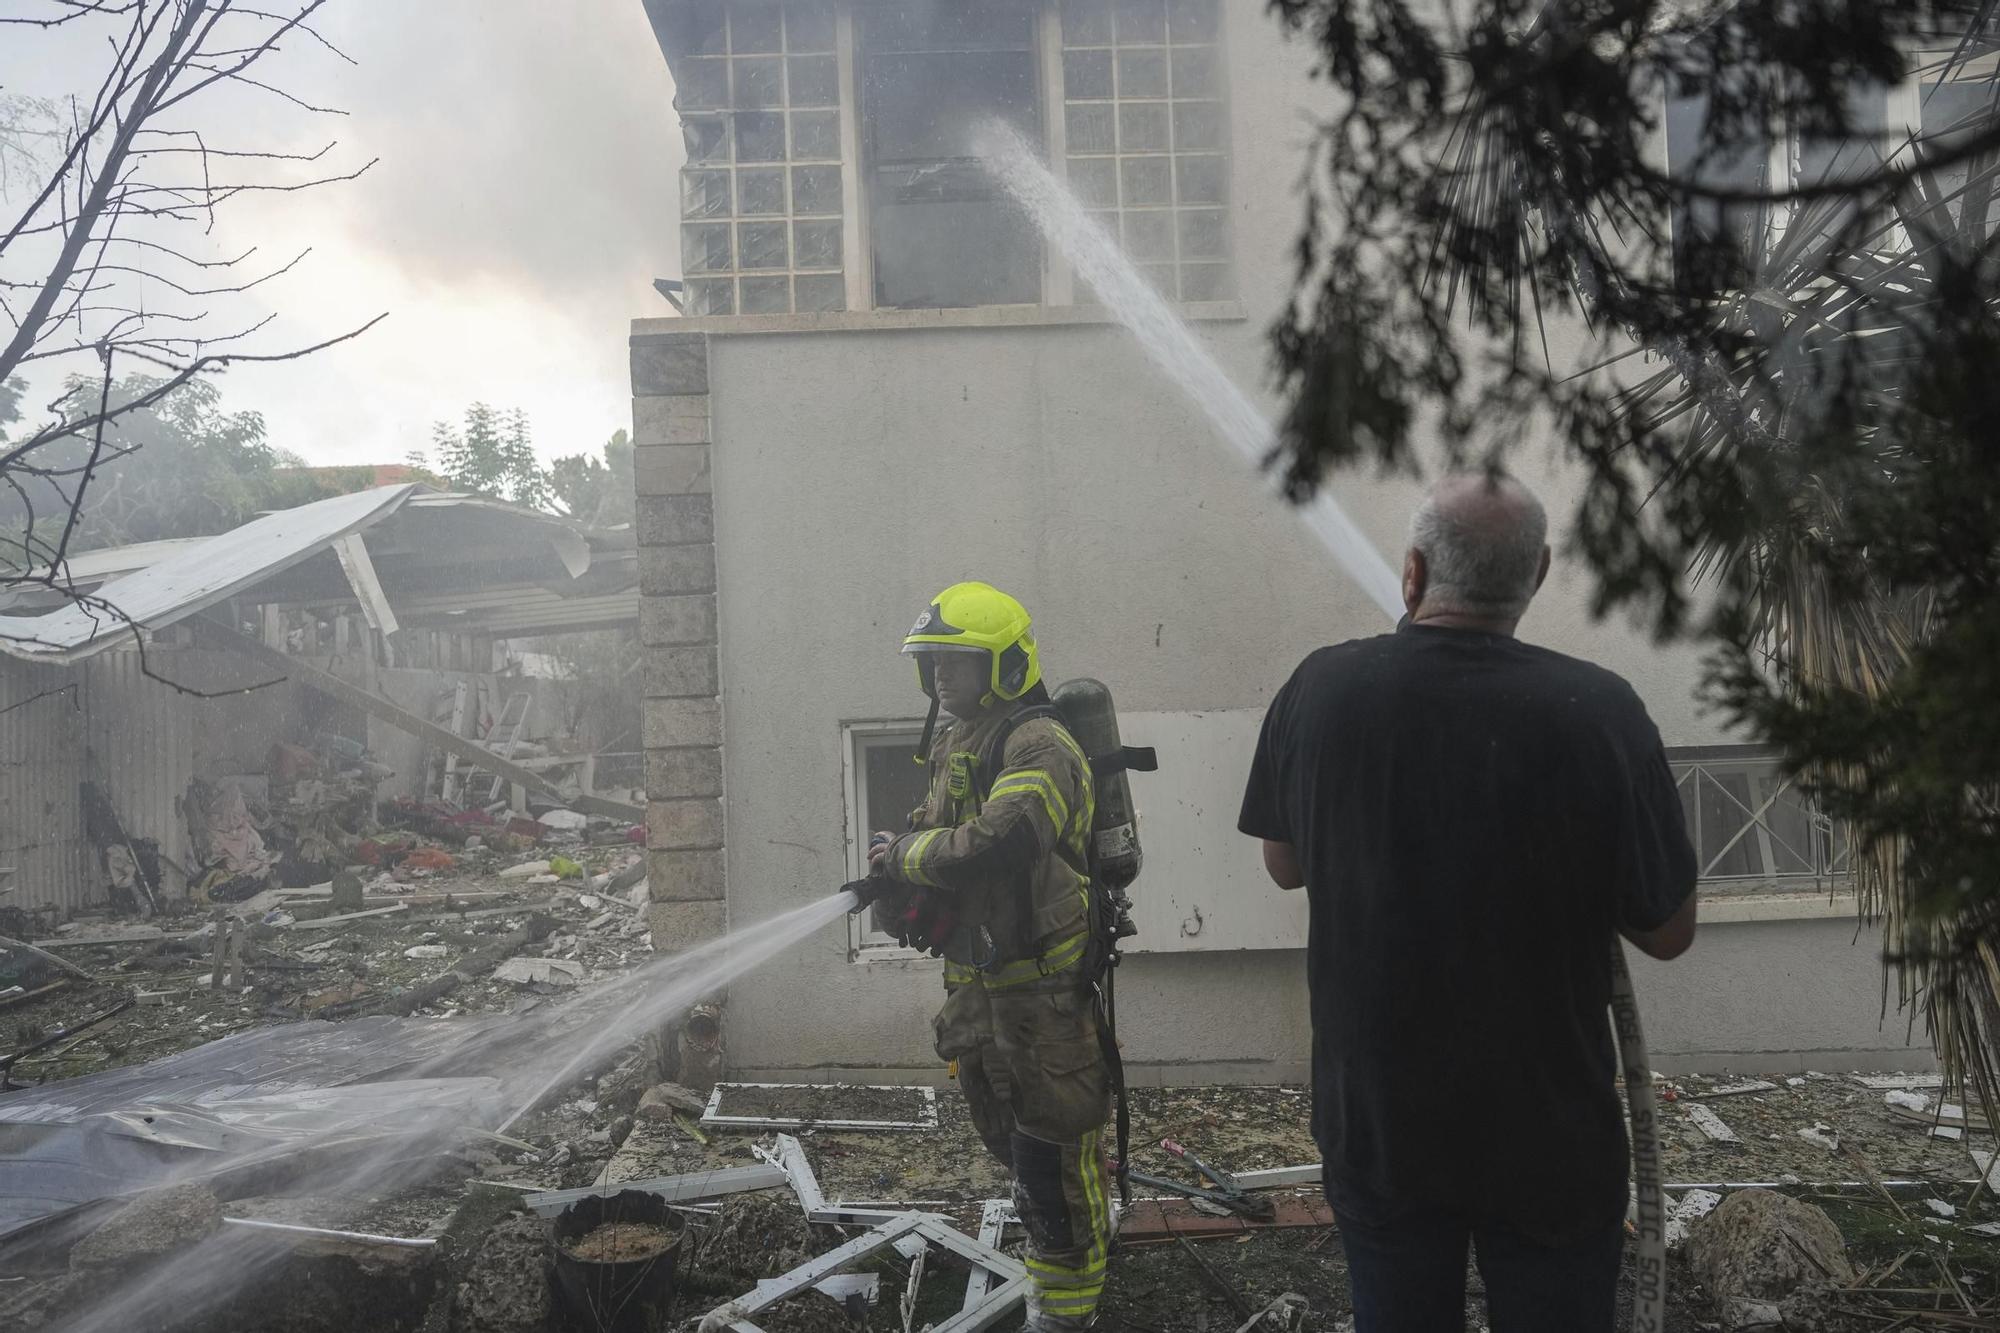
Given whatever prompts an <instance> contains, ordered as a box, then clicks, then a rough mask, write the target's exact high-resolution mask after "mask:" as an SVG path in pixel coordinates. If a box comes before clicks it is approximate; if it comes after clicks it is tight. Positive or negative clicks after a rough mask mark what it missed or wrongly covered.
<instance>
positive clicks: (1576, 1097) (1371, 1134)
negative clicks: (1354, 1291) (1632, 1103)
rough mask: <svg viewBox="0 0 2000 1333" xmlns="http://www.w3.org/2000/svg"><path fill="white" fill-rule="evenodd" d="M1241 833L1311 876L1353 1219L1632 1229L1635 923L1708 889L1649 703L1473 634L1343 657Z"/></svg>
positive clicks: (1335, 1152) (1294, 717) (1667, 912)
mask: <svg viewBox="0 0 2000 1333" xmlns="http://www.w3.org/2000/svg"><path fill="white" fill-rule="evenodd" d="M1239 826H1240V827H1241V829H1242V830H1243V832H1245V833H1247V834H1249V835H1251V836H1252V837H1257V838H1267V839H1270V840H1272V841H1276V842H1287V843H1290V844H1292V846H1293V847H1294V848H1295V849H1296V850H1297V852H1298V857H1299V864H1300V865H1301V866H1302V867H1303V868H1304V870H1305V872H1306V885H1307V888H1306V892H1307V895H1308V898H1309V900H1310V903H1311V907H1312V924H1311V929H1310V935H1309V938H1308V942H1307V953H1306V960H1307V976H1308V978H1309V981H1310V983H1311V993H1312V1019H1313V1137H1314V1138H1315V1139H1316V1140H1317V1141H1318V1143H1319V1146H1320V1151H1321V1152H1322V1153H1323V1154H1324V1156H1325V1162H1326V1181H1327V1193H1328V1195H1329V1197H1330V1198H1331V1199H1332V1201H1333V1204H1334V1206H1335V1207H1336V1208H1337V1209H1340V1210H1342V1211H1344V1212H1347V1213H1349V1214H1351V1215H1354V1216H1356V1217H1358V1218H1360V1219H1362V1220H1365V1221H1371V1222H1389V1221H1394V1220H1396V1219H1398V1218H1403V1217H1409V1216H1417V1215H1438V1214H1443V1215H1447V1216H1455V1217H1464V1218H1469V1219H1470V1220H1472V1221H1473V1222H1475V1223H1478V1222H1493V1223H1498V1224H1501V1225H1509V1226H1514V1227H1519V1228H1522V1229H1524V1230H1527V1231H1529V1232H1531V1233H1535V1234H1539V1235H1541V1236H1543V1237H1545V1238H1548V1239H1551V1240H1554V1239H1559V1238H1563V1237H1568V1236H1572V1235H1579V1234H1582V1233H1584V1232H1586V1231H1590V1230H1594V1229H1597V1228H1601V1227H1603V1226H1605V1225H1607V1224H1611V1223H1612V1222H1614V1221H1615V1219H1616V1218H1617V1217H1618V1216H1621V1215H1622V1213H1623V1210H1624V1207H1625V1181H1626V1146H1625V1126H1624V1122H1623V1120H1622V1118H1621V1115H1620V1110H1619V1105H1618V1101H1617V1096H1616V1091H1615V1089H1614V1087H1613V1078H1614V1076H1615V1073H1616V1065H1615V1054H1614V1048H1613V1042H1612V1037H1611V1031H1610V1027H1609V1023H1608V1020H1607V1018H1606V1005H1607V1004H1608V1003H1609V1001H1610V994H1611V961H1610V958H1611V947H1612V943H1613V929H1614V927H1615V926H1627V927H1631V928H1634V929H1639V930H1651V929H1654V928H1655V927H1658V926H1660V925H1663V924H1664V923H1665V922H1666V921H1667V920H1668V919H1669V918H1670V917H1672V916H1673V914H1674V912H1675V910H1676V909H1677V908H1679V907H1680V905H1681V904H1682V902H1683V901H1685V899H1686V898H1687V895H1688V894H1689V893H1690V892H1692V890H1693V888H1694V881H1695V863H1694V852H1693V849H1692V848H1691V847H1690V846H1689V845H1688V839H1687V832H1686V827H1685V824H1684V821H1683V818H1682V814H1681V805H1680V800H1679V797H1678V795H1677V794H1676V792H1675V790H1674V782H1673V777H1672V775H1671V774H1670V773H1669V771H1668V769H1667V761H1666V755H1665V752H1664V751H1663V750H1662V749H1661V747H1660V736H1659V732H1658V731H1657V730H1656V729H1655V728H1654V726H1653V724H1652V721H1651V720H1650V719H1649V718H1648V717H1647V716H1646V710H1645V706H1644V705H1643V704H1641V703H1640V702H1639V697H1638V696H1637V695H1636V694H1634V693H1633V691H1632V688H1631V687H1630V686H1629V685H1627V684H1626V683H1625V682H1624V681H1623V680H1620V679H1619V678H1618V677H1617V676H1615V675H1613V674H1612V673H1611V672H1609V671H1605V670H1603V669H1602V668H1599V667H1595V666H1592V665H1590V664H1589V663H1587V662H1579V661H1577V660H1575V659H1573V658H1568V657H1564V656H1562V655H1560V654H1558V653H1552V652H1549V651H1547V650H1546V649H1542V648H1536V647H1532V646H1530V645H1528V644H1524V643H1520V642H1518V641H1516V640H1514V639H1510V638H1503V637H1499V636H1494V635H1487V634H1479V633H1474V632H1471V631H1466V630H1456V629H1440V628H1435V627H1427V626H1423V625H1412V626H1405V627H1403V628H1401V629H1400V630H1399V631H1398V632H1397V633H1395V634H1389V635H1383V636H1381V637H1379V638H1373V639H1363V640H1357V641H1354V642H1351V643H1344V644H1340V645H1337V646H1335V647H1331V648H1322V649H1320V650H1319V651H1318V652H1315V653H1313V654H1312V655H1311V656H1309V657H1307V658H1306V660H1305V661H1304V662H1303V663H1301V664H1300V665H1299V668H1298V670H1297V671H1295V672H1293V673H1292V678H1291V679H1290V680H1289V681H1287V682H1286V683H1285V685H1284V687H1283V688H1282V689H1281V690H1279V691H1278V694H1277V697H1276V698H1274V699H1273V700H1272V701H1271V708H1270V711H1269V713H1268V714H1267V715H1266V716H1265V719H1264V728H1263V734H1262V736H1261V738H1260V739H1259V741H1258V744H1257V756H1256V759H1255V761H1254V764H1253V766H1252V768H1251V772H1250V782H1249V787H1248V790H1247V791H1246V792H1245V793H1244V797H1243V813H1242V817H1241V819H1240V821H1239Z"/></svg>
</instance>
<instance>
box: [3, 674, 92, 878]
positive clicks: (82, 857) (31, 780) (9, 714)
mask: <svg viewBox="0 0 2000 1333" xmlns="http://www.w3.org/2000/svg"><path fill="white" fill-rule="evenodd" d="M79 676H80V673H79V672H78V671H77V670H75V669H74V668H65V667H50V666H31V665H29V664H27V663H25V662H7V661H0V709H4V710H5V711H4V712H0V866H11V867H12V868H13V870H14V873H13V874H12V875H10V876H6V877H5V878H4V879H0V888H5V889H11V890H12V891H11V892H8V893H5V894H4V895H0V903H4V904H6V905H8V906H11V907H36V906H40V905H42V904H45V903H48V904H54V905H55V906H58V907H61V908H64V909H65V910H74V909H76V908H78V907H81V906H83V904H84V902H85V900H86V897H87V894H88V889H89V885H90V883H91V879H92V877H91V876H90V874H89V871H88V854H89V853H88V849H87V847H86V845H85V843H84V837H83V807H82V805H81V804H80V802H79V801H78V799H77V784H78V783H79V782H80V781H81V780H82V777H83V771H82V770H83V731H84V714H83V711H82V694H83V691H82V689H81V688H80V680H79Z"/></svg>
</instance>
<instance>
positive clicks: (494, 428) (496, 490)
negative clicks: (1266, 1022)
mask: <svg viewBox="0 0 2000 1333" xmlns="http://www.w3.org/2000/svg"><path fill="white" fill-rule="evenodd" d="M431 449H432V451H433V452H432V454H431V456H430V457H429V458H425V457H424V456H423V455H422V454H412V455H411V456H410V461H411V463H412V465H413V466H416V467H419V468H420V469H422V470H425V471H429V470H431V469H433V468H435V470H436V472H437V475H438V476H439V477H441V478H443V480H444V481H445V482H446V484H448V485H451V486H455V487H458V488H460V489H462V490H468V491H474V492H477V493H478V494H480V495H490V496H492V497H494V498H495V499H498V500H510V501H512V502H513V503H515V504H518V505H525V506H526V507H528V508H530V509H542V508H546V507H547V504H548V501H549V479H548V474H547V473H545V472H544V471H543V470H542V464H541V460H540V459H538V458H536V457H535V444H534V438H533V434H532V432H531V431H530V430H529V428H528V414H527V413H525V412H523V411H522V410H521V409H520V408H518V407H517V408H513V409H511V410H510V411H508V412H506V413H504V414H503V413H501V412H498V411H496V410H495V409H493V408H491V407H489V406H487V405H486V404H485V403H474V404H472V406H470V407H468V408H466V409H465V427H464V429H463V430H458V429H454V428H453V427H452V426H451V425H450V424H449V423H447V422H443V421H439V422H435V423H433V425H432V426H431Z"/></svg>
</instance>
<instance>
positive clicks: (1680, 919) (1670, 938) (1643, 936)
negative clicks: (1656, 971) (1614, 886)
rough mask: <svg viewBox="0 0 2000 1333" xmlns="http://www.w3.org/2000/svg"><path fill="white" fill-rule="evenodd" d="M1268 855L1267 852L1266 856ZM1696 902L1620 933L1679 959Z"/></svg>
mask: <svg viewBox="0 0 2000 1333" xmlns="http://www.w3.org/2000/svg"><path fill="white" fill-rule="evenodd" d="M1265 846H1266V847H1269V846H1270V844H1269V843H1266V844H1265ZM1268 855H1269V853H1268V852H1267V853H1266V856H1267V857H1268ZM1267 863H1268V862H1267ZM1694 900H1695V895H1694V892H1693V891H1692V890H1690V891H1689V892H1688V896H1687V899H1686V900H1685V901H1684V902H1682V903H1681V905H1680V907H1679V908H1677V909H1676V910H1675V912H1674V914H1673V915H1672V916H1670V917H1668V918H1667V919H1666V921H1665V922H1664V923H1662V924H1661V925H1659V926H1656V927H1655V928H1653V929H1652V930H1625V929H1621V930H1619V932H1618V933H1619V934H1620V935H1623V936H1624V937H1625V938H1626V939H1628V940H1630V941H1631V942H1632V944H1633V946H1634V947H1636V948H1637V949H1638V950H1639V952H1641V953H1643V954H1645V955H1647V956H1648V957H1650V958H1657V959H1659V960H1661V961H1662V962H1665V961H1666V960H1667V959H1670V958H1678V957H1680V956H1681V955H1682V954H1684V953H1686V952H1687V951H1688V946H1689V945H1691V944H1693V943H1694V915H1695V907H1694Z"/></svg>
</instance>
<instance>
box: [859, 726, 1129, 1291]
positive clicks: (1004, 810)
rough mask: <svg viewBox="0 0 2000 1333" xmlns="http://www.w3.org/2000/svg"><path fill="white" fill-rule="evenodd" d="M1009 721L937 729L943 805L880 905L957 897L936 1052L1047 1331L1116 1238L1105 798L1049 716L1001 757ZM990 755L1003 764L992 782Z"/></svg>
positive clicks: (934, 771)
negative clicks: (1098, 844) (1008, 1187)
mask: <svg viewBox="0 0 2000 1333" xmlns="http://www.w3.org/2000/svg"><path fill="white" fill-rule="evenodd" d="M1007 716H1008V714H1006V713H995V714H993V715H989V716H984V717H981V718H979V719H977V720H976V721H973V722H969V723H968V722H965V721H959V722H955V723H953V724H952V725H951V726H950V727H949V728H947V729H946V730H945V731H944V733H943V734H942V735H941V736H939V737H938V739H937V742H936V743H935V744H934V745H933V747H932V749H931V755H930V776H931V782H930V792H929V795H928V797H927V798H926V800H925V802H924V804H923V806H922V807H921V808H920V809H919V810H917V811H916V812H915V814H914V815H913V816H912V818H911V832H909V833H907V834H905V835H904V836H902V837H900V838H898V839H897V840H896V842H895V843H894V844H893V845H892V846H891V847H890V849H889V852H888V855H887V857H886V858H885V865H884V869H885V871H886V873H887V875H888V877H889V878H890V879H891V880H893V881H895V882H896V884H897V886H898V887H897V889H895V890H891V891H889V892H888V893H886V894H885V895H883V896H882V897H881V898H880V899H878V900H877V906H876V911H877V913H878V916H877V920H878V922H883V921H885V919H887V918H890V917H892V916H894V915H895V914H896V913H897V912H899V911H901V910H902V909H904V908H905V907H907V904H908V898H907V896H906V895H907V894H909V893H911V892H925V893H935V894H942V895H948V896H949V904H948V905H949V907H950V908H952V909H955V911H954V920H953V924H952V925H951V927H950V929H949V931H948V932H947V933H946V934H945V936H944V938H942V939H938V940H934V941H932V943H933V944H934V945H935V946H936V947H938V948H939V949H940V951H941V952H942V953H943V954H944V958H945V991H946V998H945V1005H944V1009H943V1010H942V1011H941V1012H940V1013H939V1014H938V1016H937V1020H936V1025H935V1026H936V1036H937V1053H938V1056H939V1057H940V1058H941V1059H944V1060H948V1061H953V1062H955V1063H956V1065H957V1068H958V1081H959V1084H960V1086H961V1087H962V1088H963V1089H964V1092H965V1098H966V1104H967V1107H968V1109H969V1110H970V1112H971V1115H972V1120H973V1124H974V1126H975V1127H976V1128H977V1129H978V1131H979V1134H980V1137H981V1138H982V1139H983V1140H984V1141H985V1143H986V1145H987V1148H988V1149H989V1150H990V1151H991V1152H992V1153H993V1154H994V1155H995V1156H997V1157H998V1158H1000V1160H1001V1161H1003V1162H1005V1163H1007V1165H1008V1166H1009V1167H1010V1169H1011V1170H1012V1171H1013V1173H1014V1198H1015V1207H1016V1211H1017V1212H1019V1214H1020V1216H1021V1219H1022V1223H1023V1225H1024V1226H1025V1228H1026V1229H1027V1232H1028V1242H1029V1258H1028V1271H1029V1274H1030V1276H1031V1277H1032V1278H1033V1280H1034V1287H1035V1304H1036V1305H1037V1306H1038V1307H1039V1309H1038V1313H1039V1315H1040V1316H1041V1319H1042V1322H1043V1326H1045V1327H1058V1328H1060V1327H1081V1326H1082V1325H1083V1324H1085V1323H1087V1322H1088V1321H1089V1319H1090V1318H1091V1316H1092V1315H1093V1314H1094V1313H1095V1311H1096V1307H1097V1300H1098V1296H1099V1294H1100V1293H1101V1292H1102V1291H1103V1289H1104V1273H1105V1264H1106V1258H1107V1255H1108V1252H1109V1246H1110V1241H1111V1229H1112V1226H1111V1216H1110V1205H1109V1202H1108V1197H1107V1192H1106V1183H1107V1173H1106V1169H1105V1162H1104V1154H1103V1148H1102V1146H1101V1144H1100V1142H1099V1134H1100V1132H1101V1130H1102V1128H1103V1125H1104V1121H1105V1117H1106V1114H1107V1111H1108V1109H1109V1103H1110V1073H1109V1070H1108V1068H1107V1067H1106V1065H1105V1061H1104V1055H1103V1049H1102V1047H1101V1046H1100V1044H1099V1034H1098V1016H1097V1008H1096V1003H1095V999H1094V996H1093V995H1092V993H1091V991H1090V989H1089V987H1088V986H1087V985H1086V983H1085V978H1084V974H1083V970H1084V960H1085V954H1086V951H1087V945H1088V943H1089V935H1088V930H1089V921H1090V899H1089V895H1090V894H1091V893H1092V892H1093V889H1092V887H1091V883H1090V875H1089V861H1088V855H1087V851H1086V848H1087V846H1088V839H1089V836H1090V827H1091V821H1092V818H1093V816H1094V814H1095V794H1094V788H1093V786H1092V783H1091V776H1090V764H1089V761H1088V760H1087V759H1086V758H1085V757H1084V754H1083V750H1082V749H1081V747H1079V746H1078V745H1077V743H1076V741H1075V739H1074V738H1072V737H1071V736H1070V734H1069V732H1068V731H1067V730H1065V729H1064V728H1063V726H1062V724H1061V723H1060V722H1059V721H1057V720H1055V719H1053V718H1046V717H1032V718H1028V719H1025V720H1023V721H1021V722H1020V723H1019V725H1017V726H1015V727H1014V728H1013V729H1012V731H1011V732H1009V734H1008V736H1007V739H1006V743H1005V747H1004V750H1003V752H1002V753H1000V754H998V755H991V756H989V755H988V753H987V752H988V751H989V750H990V749H992V748H993V747H992V742H993V739H994V737H995V735H996V733H997V732H998V730H999V729H1000V728H1001V727H1003V726H1004V725H1005V722H1006V718H1007ZM989 759H990V761H991V766H992V769H993V770H994V771H993V772H992V773H991V774H982V773H980V771H979V766H980V764H981V763H983V762H987V761H988V760H989ZM982 789H983V791H984V796H983V798H982V795H981V793H982ZM899 899H900V901H899ZM885 928H887V927H886V926H885Z"/></svg>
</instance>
